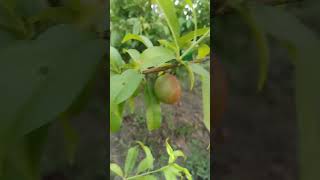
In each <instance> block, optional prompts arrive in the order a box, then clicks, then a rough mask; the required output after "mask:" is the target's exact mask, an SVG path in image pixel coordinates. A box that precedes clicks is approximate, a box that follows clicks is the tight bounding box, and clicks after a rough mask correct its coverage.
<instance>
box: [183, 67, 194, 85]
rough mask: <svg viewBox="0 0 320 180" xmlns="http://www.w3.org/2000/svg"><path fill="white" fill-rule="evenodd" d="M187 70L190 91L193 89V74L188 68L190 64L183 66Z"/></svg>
mask: <svg viewBox="0 0 320 180" xmlns="http://www.w3.org/2000/svg"><path fill="white" fill-rule="evenodd" d="M184 66H185V67H186V69H187V72H188V75H189V80H190V90H192V89H193V86H194V73H193V71H192V69H191V67H190V64H189V63H188V64H185V65H184Z"/></svg>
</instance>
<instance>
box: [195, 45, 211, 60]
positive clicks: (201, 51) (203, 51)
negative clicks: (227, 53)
mask: <svg viewBox="0 0 320 180" xmlns="http://www.w3.org/2000/svg"><path fill="white" fill-rule="evenodd" d="M208 54H210V47H209V46H208V45H206V44H201V45H200V47H199V48H198V56H197V59H202V58H205V57H206V56H207V55H208Z"/></svg>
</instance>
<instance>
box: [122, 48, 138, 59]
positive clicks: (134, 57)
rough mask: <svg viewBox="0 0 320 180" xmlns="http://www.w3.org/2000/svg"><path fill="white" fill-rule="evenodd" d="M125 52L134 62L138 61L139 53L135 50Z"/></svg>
mask: <svg viewBox="0 0 320 180" xmlns="http://www.w3.org/2000/svg"><path fill="white" fill-rule="evenodd" d="M125 52H127V53H128V54H129V55H130V57H131V58H132V59H133V60H134V61H138V60H139V59H140V52H139V51H137V50H136V49H128V50H125Z"/></svg>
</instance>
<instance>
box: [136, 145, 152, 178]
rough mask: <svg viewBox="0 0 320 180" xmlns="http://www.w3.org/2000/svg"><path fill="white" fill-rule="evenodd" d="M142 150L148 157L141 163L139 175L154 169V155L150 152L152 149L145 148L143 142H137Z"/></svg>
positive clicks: (138, 169)
mask: <svg viewBox="0 0 320 180" xmlns="http://www.w3.org/2000/svg"><path fill="white" fill-rule="evenodd" d="M137 143H138V144H139V145H140V146H141V148H142V149H143V150H144V153H145V155H146V157H145V158H144V159H143V160H142V161H141V162H140V163H139V165H138V168H137V174H139V173H141V172H144V171H146V170H148V169H153V161H154V159H153V155H152V153H151V151H150V149H149V148H148V147H147V146H145V145H144V144H143V143H142V142H139V141H138V142H137Z"/></svg>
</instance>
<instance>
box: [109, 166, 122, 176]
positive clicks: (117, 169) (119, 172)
mask: <svg viewBox="0 0 320 180" xmlns="http://www.w3.org/2000/svg"><path fill="white" fill-rule="evenodd" d="M110 170H111V171H112V172H114V173H115V174H116V175H118V176H120V177H123V171H122V169H121V167H120V166H119V165H118V164H115V163H111V164H110Z"/></svg>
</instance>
